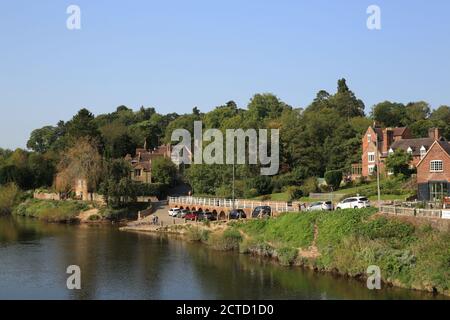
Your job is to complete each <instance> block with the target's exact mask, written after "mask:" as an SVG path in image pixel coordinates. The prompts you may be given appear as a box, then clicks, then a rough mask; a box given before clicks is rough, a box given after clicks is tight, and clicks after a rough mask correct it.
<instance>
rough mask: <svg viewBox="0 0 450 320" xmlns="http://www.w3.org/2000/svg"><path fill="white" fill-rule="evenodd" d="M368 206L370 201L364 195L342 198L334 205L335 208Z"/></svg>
mask: <svg viewBox="0 0 450 320" xmlns="http://www.w3.org/2000/svg"><path fill="white" fill-rule="evenodd" d="M367 207H370V201H369V199H367V198H366V197H359V196H358V197H351V198H347V199H344V200H342V201H341V202H339V203H338V204H337V205H336V209H337V210H340V209H361V208H367Z"/></svg>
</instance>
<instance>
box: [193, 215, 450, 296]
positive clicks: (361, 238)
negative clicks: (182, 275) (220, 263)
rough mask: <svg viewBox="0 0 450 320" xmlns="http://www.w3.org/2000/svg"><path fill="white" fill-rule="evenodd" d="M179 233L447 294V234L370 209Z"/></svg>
mask: <svg viewBox="0 0 450 320" xmlns="http://www.w3.org/2000/svg"><path fill="white" fill-rule="evenodd" d="M185 235H186V237H187V238H188V239H189V240H191V241H201V242H203V243H205V244H207V245H210V246H212V247H213V248H214V249H217V250H236V251H237V250H239V252H240V253H243V254H253V255H258V256H263V257H268V258H272V259H274V260H277V261H278V262H279V263H280V264H282V265H285V266H291V265H295V266H303V267H308V268H312V269H315V270H317V271H326V272H334V273H338V274H341V275H345V276H350V277H355V278H361V279H364V278H365V276H366V270H367V268H368V266H370V265H377V266H379V267H380V269H381V276H382V280H383V282H384V283H385V284H389V285H394V286H398V287H403V288H409V289H417V290H426V291H430V292H435V293H441V294H445V295H450V247H449V246H448V243H449V241H450V233H449V232H442V231H437V230H434V229H433V228H431V226H429V225H422V226H414V225H412V224H410V223H408V222H404V221H402V220H399V219H397V218H395V217H385V216H382V215H378V214H376V210H375V209H373V208H371V209H360V210H354V209H350V210H341V211H340V212H309V213H302V214H299V213H286V214H283V215H281V216H280V217H278V218H275V219H262V220H248V221H232V222H229V223H228V224H227V225H226V226H225V227H222V228H211V226H208V225H196V226H192V225H191V226H189V227H187V230H186V231H185Z"/></svg>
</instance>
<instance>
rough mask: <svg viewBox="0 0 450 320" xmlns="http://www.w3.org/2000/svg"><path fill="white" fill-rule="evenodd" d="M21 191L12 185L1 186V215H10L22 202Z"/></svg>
mask: <svg viewBox="0 0 450 320" xmlns="http://www.w3.org/2000/svg"><path fill="white" fill-rule="evenodd" d="M20 196H21V191H20V189H19V188H18V187H17V185H15V184H13V183H11V184H7V185H4V186H0V215H1V214H9V213H11V211H12V210H13V208H14V207H15V206H16V205H17V203H18V201H19V200H20Z"/></svg>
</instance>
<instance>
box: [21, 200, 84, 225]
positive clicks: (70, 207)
mask: <svg viewBox="0 0 450 320" xmlns="http://www.w3.org/2000/svg"><path fill="white" fill-rule="evenodd" d="M87 209H88V205H87V204H84V203H81V202H77V201H51V200H37V199H29V200H27V201H25V202H23V203H21V204H19V205H18V206H17V207H16V208H15V209H14V214H17V215H19V216H24V217H31V218H37V219H40V220H44V221H48V222H74V221H76V220H77V216H78V215H79V214H80V212H82V211H85V210H87Z"/></svg>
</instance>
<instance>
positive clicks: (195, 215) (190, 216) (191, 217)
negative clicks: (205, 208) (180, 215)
mask: <svg viewBox="0 0 450 320" xmlns="http://www.w3.org/2000/svg"><path fill="white" fill-rule="evenodd" d="M184 218H185V219H186V220H189V221H194V220H198V219H199V212H197V211H192V212H189V213H188V214H186V215H185V216H184Z"/></svg>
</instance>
